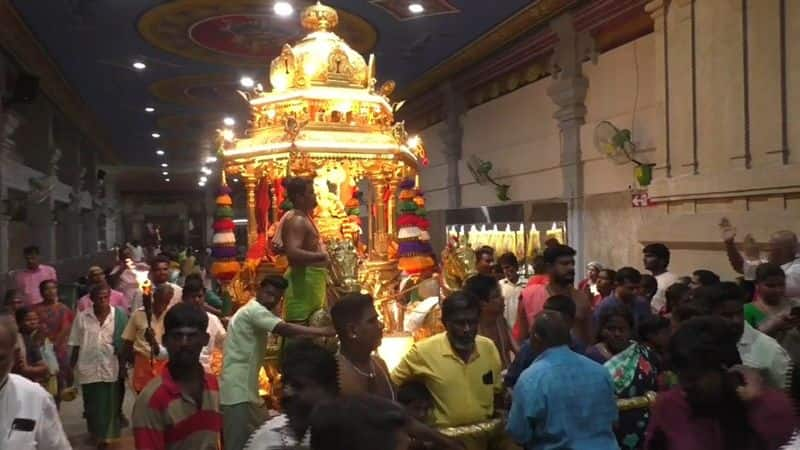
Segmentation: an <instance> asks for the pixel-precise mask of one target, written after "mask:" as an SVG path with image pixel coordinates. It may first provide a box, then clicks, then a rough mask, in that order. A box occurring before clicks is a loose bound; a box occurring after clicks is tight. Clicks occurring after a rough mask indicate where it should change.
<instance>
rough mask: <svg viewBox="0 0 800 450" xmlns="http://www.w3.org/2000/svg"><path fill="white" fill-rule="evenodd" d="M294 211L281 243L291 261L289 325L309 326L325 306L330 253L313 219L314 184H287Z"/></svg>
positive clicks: (301, 180)
mask: <svg viewBox="0 0 800 450" xmlns="http://www.w3.org/2000/svg"><path fill="white" fill-rule="evenodd" d="M284 186H285V187H286V193H287V195H288V197H289V200H290V201H291V202H292V204H293V205H294V209H292V210H291V211H289V212H287V213H286V216H284V218H283V219H282V221H283V223H282V226H281V227H280V228H279V242H280V241H282V244H283V248H282V250H283V252H284V253H285V254H286V257H287V258H288V259H289V270H287V271H286V274H285V277H286V279H287V280H289V288H288V289H287V290H286V294H285V299H286V308H285V309H286V314H285V317H284V318H285V320H286V321H287V322H296V323H306V322H307V321H308V318H309V317H310V316H311V314H312V313H314V312H315V311H316V310H318V309H320V308H322V307H323V306H324V304H325V283H326V281H327V270H326V267H327V266H328V262H329V260H328V253H327V252H325V251H324V249H323V246H322V242H321V240H320V235H319V231H318V230H317V227H316V226H315V225H314V222H313V221H312V219H311V215H312V214H313V212H314V208H315V207H316V206H317V197H316V196H315V195H314V185H313V181H312V180H311V179H308V178H300V177H293V178H288V179H286V181H285V182H284Z"/></svg>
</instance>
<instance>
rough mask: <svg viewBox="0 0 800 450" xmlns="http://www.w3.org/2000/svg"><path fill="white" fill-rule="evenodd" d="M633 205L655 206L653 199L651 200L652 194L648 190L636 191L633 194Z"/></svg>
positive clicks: (642, 206)
mask: <svg viewBox="0 0 800 450" xmlns="http://www.w3.org/2000/svg"><path fill="white" fill-rule="evenodd" d="M631 205H632V206H633V207H634V208H646V207H648V206H653V201H652V200H650V194H648V193H647V191H640V192H634V193H633V194H632V195H631Z"/></svg>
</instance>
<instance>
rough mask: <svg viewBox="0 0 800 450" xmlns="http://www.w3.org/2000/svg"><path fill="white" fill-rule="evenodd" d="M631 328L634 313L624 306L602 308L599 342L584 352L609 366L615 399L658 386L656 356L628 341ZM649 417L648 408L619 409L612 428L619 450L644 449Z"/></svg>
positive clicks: (636, 343) (631, 396) (637, 393)
mask: <svg viewBox="0 0 800 450" xmlns="http://www.w3.org/2000/svg"><path fill="white" fill-rule="evenodd" d="M632 329H633V314H631V312H630V310H629V309H628V308H627V307H624V306H621V307H618V308H614V309H610V310H608V311H605V312H604V313H603V314H601V315H600V320H599V330H598V343H597V344H595V345H594V346H592V347H590V348H589V350H587V352H586V356H588V357H589V358H591V359H593V360H595V361H597V362H600V363H602V364H603V365H604V366H605V367H606V369H608V371H609V373H610V374H611V380H612V382H613V383H614V391H615V393H616V394H617V399H627V398H633V397H641V396H644V395H645V394H646V393H647V392H648V391H656V390H657V388H658V373H657V372H658V371H657V370H656V366H655V364H654V363H653V361H654V358H655V356H654V355H653V353H652V351H651V350H650V349H649V348H648V347H647V346H646V345H642V344H639V343H638V342H635V341H632V340H631V334H632ZM649 419H650V412H649V409H648V408H638V409H631V410H628V411H621V412H620V414H619V422H618V423H617V426H616V427H615V429H614V433H615V434H616V436H617V442H618V443H619V446H620V449H622V450H639V449H642V448H644V437H645V431H646V430H647V422H648V420H649Z"/></svg>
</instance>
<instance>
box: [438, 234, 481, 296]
mask: <svg viewBox="0 0 800 450" xmlns="http://www.w3.org/2000/svg"><path fill="white" fill-rule="evenodd" d="M442 274H443V276H444V280H443V281H444V282H443V288H444V290H445V291H446V292H445V295H447V294H449V293H451V292H454V291H457V290H459V289H461V286H462V285H463V284H464V281H466V279H467V278H469V277H470V276H472V275H474V274H475V252H474V251H473V250H472V249H471V248H470V247H469V245H467V238H466V236H465V235H462V236H461V237H460V238H458V239H457V240H456V239H453V241H451V242H450V243H449V244H448V245H447V247H446V248H445V249H444V251H443V252H442Z"/></svg>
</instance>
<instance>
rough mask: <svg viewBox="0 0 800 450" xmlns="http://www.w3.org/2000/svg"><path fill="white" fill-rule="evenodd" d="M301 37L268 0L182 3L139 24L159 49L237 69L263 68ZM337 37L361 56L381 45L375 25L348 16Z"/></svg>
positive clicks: (162, 8) (160, 9)
mask: <svg viewBox="0 0 800 450" xmlns="http://www.w3.org/2000/svg"><path fill="white" fill-rule="evenodd" d="M304 3H306V4H310V3H311V2H304ZM297 6H298V8H299V7H301V6H302V5H297ZM301 32H302V30H301V29H300V27H299V26H298V25H297V23H296V21H294V20H286V18H282V17H279V16H276V15H275V14H274V13H273V12H272V8H271V5H270V4H269V2H265V1H264V0H225V1H219V0H177V1H173V2H169V3H165V4H163V5H160V6H157V7H155V8H153V9H151V10H150V11H147V12H146V13H145V14H144V15H143V16H142V18H141V19H140V20H139V33H141V35H142V36H143V37H144V39H145V40H147V41H148V42H150V43H151V44H153V45H154V46H156V47H158V48H160V49H163V50H166V51H168V52H172V53H176V54H178V55H181V56H184V57H186V58H190V59H195V60H199V61H205V62H210V63H218V64H230V65H236V66H249V65H262V64H263V63H264V61H268V60H270V59H272V58H275V57H277V56H278V55H279V54H280V51H281V47H282V46H283V43H284V42H286V41H294V40H296V39H297V38H298V37H299V36H300V34H301ZM337 32H338V33H339V34H340V35H341V36H342V37H343V38H344V39H345V40H347V41H348V42H350V43H351V44H352V46H353V47H354V48H355V49H356V50H357V51H359V52H361V53H369V51H370V50H372V48H373V47H374V46H375V42H376V41H377V33H376V31H375V28H374V27H373V26H372V25H370V24H369V23H368V22H367V21H365V20H364V19H362V18H360V17H358V16H356V15H353V14H349V13H346V12H344V11H340V12H339V26H338V27H337Z"/></svg>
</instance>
